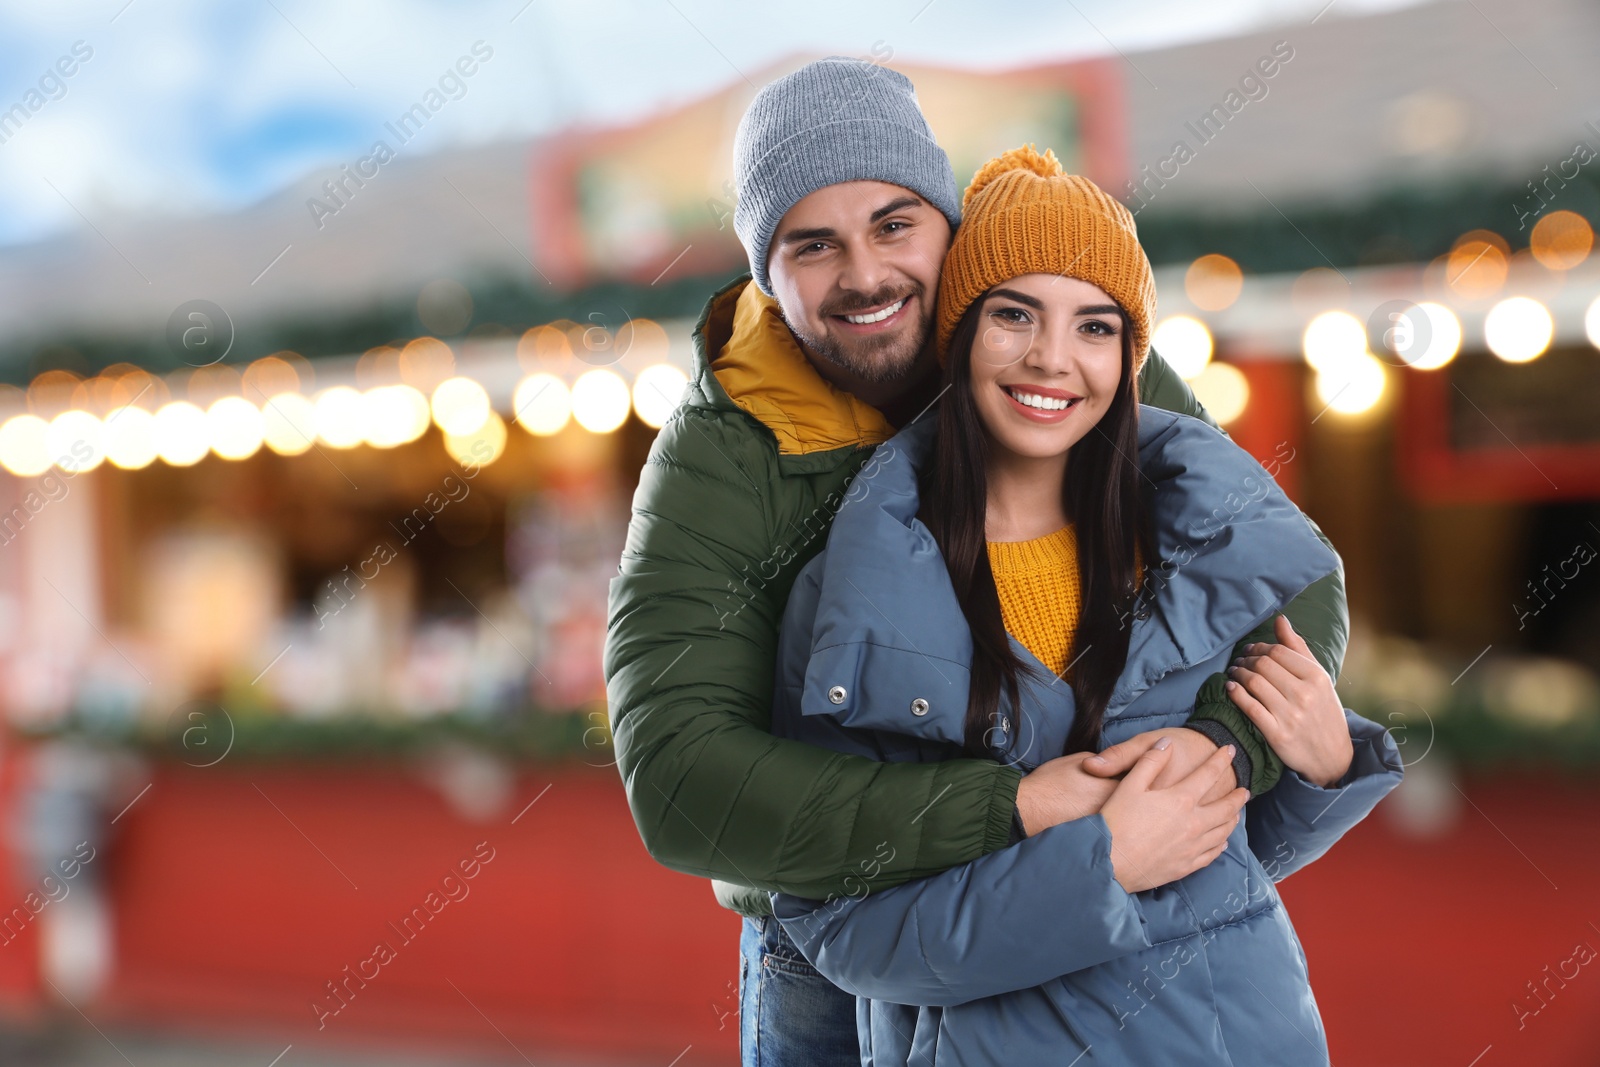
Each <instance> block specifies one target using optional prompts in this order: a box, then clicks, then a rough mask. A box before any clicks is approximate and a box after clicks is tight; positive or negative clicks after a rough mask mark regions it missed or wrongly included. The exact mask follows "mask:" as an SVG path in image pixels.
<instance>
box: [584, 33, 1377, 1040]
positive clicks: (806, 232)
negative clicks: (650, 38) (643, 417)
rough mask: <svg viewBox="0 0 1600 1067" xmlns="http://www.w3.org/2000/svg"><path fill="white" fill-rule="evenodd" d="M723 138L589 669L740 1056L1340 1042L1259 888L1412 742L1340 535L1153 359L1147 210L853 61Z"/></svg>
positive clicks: (812, 69) (1303, 851) (1355, 815)
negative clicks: (734, 937) (712, 941)
mask: <svg viewBox="0 0 1600 1067" xmlns="http://www.w3.org/2000/svg"><path fill="white" fill-rule="evenodd" d="M735 169H736V178H735V181H736V185H737V190H738V194H739V199H738V206H737V209H736V211H735V215H734V221H735V229H736V230H737V232H738V235H739V238H740V240H741V242H742V243H743V244H744V246H745V249H746V251H747V252H748V253H749V257H750V276H749V277H745V278H740V279H739V280H738V281H736V282H734V283H733V284H731V285H729V286H728V287H726V288H725V289H723V290H722V291H721V292H719V293H717V294H715V295H714V296H713V297H712V298H711V300H710V302H709V303H708V304H707V306H706V309H705V312H704V314H703V316H702V319H701V321H700V323H699V326H698V327H697V329H696V331H695V335H694V337H695V344H696V353H695V368H694V374H693V379H692V381H691V383H690V386H689V388H688V390H687V392H686V394H685V397H684V399H683V401H682V403H681V404H680V406H679V407H678V409H677V411H676V412H675V413H674V415H673V417H672V419H671V420H670V421H669V422H668V423H667V424H666V426H664V427H663V428H662V430H661V432H660V434H659V436H658V437H657V439H656V441H655V444H654V446H653V447H652V449H651V452H650V457H649V460H648V462H647V463H646V465H645V467H644V470H643V471H642V472H641V474H640V479H639V487H638V490H637V493H636V495H635V497H634V502H633V519H632V522H631V524H630V527H629V530H628V539H627V546H626V548H625V550H624V553H623V557H622V561H621V566H620V568H619V573H618V576H617V577H616V578H614V579H613V580H612V583H611V590H610V625H609V630H608V634H607V644H606V662H605V670H606V678H607V687H608V697H609V701H610V715H611V724H612V732H613V738H614V741H615V745H616V751H617V758H618V765H619V768H620V770H621V772H622V776H623V779H624V782H625V784H626V787H627V792H628V800H629V803H630V806H631V809H632V811H633V814H634V818H635V820H636V822H637V825H638V828H639V832H640V834H641V835H642V837H643V839H644V842H645V844H646V846H647V847H648V848H649V850H650V852H651V854H652V855H653V856H654V857H655V858H656V859H657V860H659V861H660V862H662V863H664V864H666V865H668V866H670V867H672V868H674V869H676V870H679V871H684V872H687V873H690V874H695V875H699V876H704V877H708V878H711V879H713V880H714V881H713V886H714V889H715V891H716V894H717V899H718V900H719V901H720V902H721V903H722V904H723V905H725V906H726V907H729V908H731V909H733V910H735V911H737V912H739V913H740V914H741V915H742V916H743V917H744V924H743V933H742V936H741V940H740V957H741V969H740V974H739V1022H740V1045H741V1051H742V1055H743V1062H744V1063H745V1064H746V1065H756V1064H759V1065H761V1067H789V1065H805V1067H819V1065H822V1067H831V1065H834V1064H858V1063H859V1064H870V1065H875V1067H885V1065H891V1064H892V1065H911V1064H934V1065H939V1067H944V1065H956V1064H973V1065H976V1064H1008V1065H1015V1064H1053V1065H1060V1067H1065V1065H1068V1064H1077V1063H1080V1062H1081V1063H1083V1064H1089V1063H1097V1064H1126V1065H1141V1067H1147V1065H1156V1064H1162V1065H1187V1064H1194V1065H1202V1064H1207V1065H1211V1064H1238V1065H1240V1067H1259V1065H1263V1064H1307V1065H1310V1064H1326V1063H1327V1062H1328V1047H1327V1040H1326V1036H1325V1034H1324V1031H1323V1027H1322V1021H1321V1018H1320V1016H1319V1013H1318V1010H1317V1005H1316V1001H1315V999H1314V997H1313V995H1312V991H1311V986H1310V982H1309V978H1308V971H1307V964H1306V957H1305V953H1304V951H1303V950H1302V948H1301V945H1300V941H1299V938H1298V937H1297V936H1296V934H1295V931H1294V927H1293V926H1292V925H1291V923H1290V921H1289V917H1288V914H1287V912H1286V909H1285V907H1284V904H1283V902H1282V900H1281V899H1280V897H1279V896H1278V893H1277V891H1276V889H1275V888H1274V883H1275V882H1276V881H1280V880H1282V879H1283V878H1285V877H1287V876H1288V875H1290V874H1292V873H1293V872H1294V871H1296V870H1298V869H1300V868H1301V867H1304V866H1305V865H1306V864H1308V863H1311V862H1312V861H1313V860H1315V859H1317V858H1318V857H1319V856H1321V855H1322V854H1323V853H1324V852H1326V851H1327V850H1328V849H1329V848H1330V847H1331V846H1332V845H1333V844H1334V842H1336V841H1337V840H1338V839H1339V838H1340V837H1341V836H1342V835H1343V834H1344V833H1345V832H1346V831H1347V830H1349V829H1350V828H1351V827H1352V826H1354V825H1355V824H1356V823H1358V822H1359V821H1360V820H1361V819H1362V818H1364V817H1365V816H1366V815H1367V813H1368V812H1369V811H1371V810H1372V808H1373V807H1374V806H1375V805H1376V804H1377V803H1378V802H1379V801H1380V800H1381V799H1382V798H1383V796H1384V795H1385V794H1386V793H1388V792H1389V790H1391V789H1393V788H1394V787H1395V786H1396V785H1397V784H1398V783H1399V781H1400V777H1401V772H1402V767H1401V762H1400V758H1399V754H1398V751H1397V749H1396V746H1395V744H1394V741H1393V740H1392V739H1391V738H1390V737H1389V735H1388V734H1387V733H1385V732H1384V730H1383V729H1381V728H1380V727H1379V726H1378V725H1376V724H1375V723H1372V722H1370V721H1368V720H1367V719H1364V718H1362V717H1361V716H1358V715H1356V714H1355V713H1353V712H1351V711H1348V710H1346V709H1344V708H1343V707H1342V706H1341V702H1340V699H1339V697H1338V695H1337V693H1336V692H1335V690H1334V685H1333V680H1332V675H1334V674H1336V673H1337V671H1338V669H1339V665H1340V662H1341V660H1342V658H1343V655H1344V648H1345V642H1346V638H1347V615H1346V609H1345V600H1344V587H1343V574H1342V567H1341V564H1340V561H1339V557H1338V555H1337V554H1336V553H1335V552H1334V551H1333V549H1332V547H1331V546H1330V545H1329V544H1328V543H1327V541H1326V539H1325V538H1323V537H1322V534H1321V531H1319V530H1318V529H1317V528H1316V527H1315V526H1314V525H1313V524H1312V523H1311V522H1310V520H1309V519H1308V518H1306V516H1304V515H1303V514H1302V513H1301V512H1300V511H1299V510H1298V509H1297V508H1296V507H1295V505H1294V504H1293V503H1291V502H1290V501H1289V500H1288V498H1287V497H1286V496H1285V495H1284V494H1283V492H1282V491H1281V490H1280V489H1279V488H1278V487H1277V485H1276V484H1275V483H1274V482H1273V481H1272V478H1271V477H1270V476H1269V475H1268V474H1267V473H1266V472H1265V471H1264V470H1263V468H1262V467H1261V465H1260V464H1259V463H1257V462H1256V461H1255V460H1254V459H1252V458H1251V457H1250V456H1249V455H1248V454H1247V453H1245V452H1244V451H1243V450H1241V449H1240V448H1239V447H1238V446H1236V445H1234V444H1233V443H1232V441H1230V440H1229V438H1228V437H1227V436H1226V435H1225V434H1223V433H1222V432H1221V431H1220V429H1219V428H1218V426H1217V425H1216V423H1215V422H1214V421H1212V420H1211V418H1210V416H1209V415H1207V413H1206V412H1205V411H1204V410H1203V409H1202V408H1201V407H1200V406H1199V404H1198V403H1197V402H1196V401H1195V399H1194V397H1193V395H1192V394H1191V393H1190V392H1189V389H1188V387H1187V386H1186V385H1185V384H1184V383H1183V381H1182V380H1181V379H1180V378H1178V377H1177V376H1176V375H1175V374H1174V373H1173V372H1172V371H1171V370H1170V368H1168V367H1167V365H1166V364H1165V363H1164V362H1163V361H1162V360H1161V359H1160V358H1159V356H1152V354H1151V353H1150V351H1149V340H1150V330H1151V325H1152V317H1153V315H1154V312H1155V303H1156V293H1155V287H1154V282H1153V279H1152V274H1151V269H1150V263H1149V261H1148V259H1147V258H1146V256H1145V253H1144V251H1143V249H1142V248H1141V247H1140V245H1139V242H1138V238H1137V235H1136V233H1135V230H1134V223H1133V219H1132V217H1131V215H1130V214H1129V212H1128V211H1127V209H1126V208H1124V207H1123V206H1122V205H1121V204H1120V203H1118V202H1117V201H1116V200H1115V199H1113V198H1112V197H1110V196H1108V195H1107V194H1106V193H1104V192H1103V191H1102V190H1101V189H1099V188H1098V187H1097V186H1096V185H1095V184H1094V183H1093V182H1090V181H1088V180H1087V179H1085V178H1083V177H1080V176H1077V175H1072V174H1067V173H1064V172H1063V170H1062V168H1061V166H1060V164H1059V163H1058V162H1057V160H1056V159H1055V157H1054V155H1053V154H1051V153H1050V152H1049V151H1044V152H1042V153H1041V152H1039V151H1036V150H1034V149H1033V148H1032V147H1023V148H1019V149H1015V150H1013V151H1009V152H1006V153H1005V154H1003V155H1001V156H1000V157H998V158H996V159H993V160H990V161H989V162H988V163H986V164H984V166H983V167H982V168H980V169H979V171H978V173H977V174H976V176H975V177H974V178H973V180H972V182H971V184H970V185H968V186H967V188H966V190H965V193H964V195H963V194H959V193H958V191H957V185H956V179H955V176H954V174H953V172H952V170H951V167H950V163H949V161H948V159H947V157H946V155H945V153H944V151H943V150H942V149H941V148H940V147H939V146H938V145H937V144H936V143H935V142H934V140H933V135H932V133H931V131H930V130H929V127H928V124H927V122H926V120H925V119H924V118H923V116H922V113H921V111H920V109H919V106H918V104H917V100H916V96H915V93H914V91H913V89H912V86H911V84H910V83H909V82H908V81H907V80H906V79H905V78H904V77H903V76H901V75H899V74H897V73H895V72H892V71H889V70H886V69H883V68H880V67H876V66H872V65H869V64H867V63H864V62H860V61H856V60H849V59H843V58H839V57H834V58H830V59H825V60H821V61H819V62H816V63H813V64H811V65H810V66H807V67H805V68H803V69H801V70H799V71H797V72H796V73H794V74H791V75H789V76H787V77H785V78H782V79H780V80H778V81H776V82H774V83H772V84H771V85H768V86H767V87H766V88H764V89H763V90H762V91H761V92H760V93H759V94H758V95H757V96H756V98H755V100H754V102H753V103H752V104H751V106H750V109H749V111H748V112H747V113H746V114H745V116H744V119H743V121H742V122H741V123H740V126H739V131H738V136H737V139H736V144H735ZM1351 921H1360V917H1359V916H1358V915H1352V917H1351ZM730 948H731V946H730Z"/></svg>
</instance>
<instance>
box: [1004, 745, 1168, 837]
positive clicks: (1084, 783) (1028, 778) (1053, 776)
mask: <svg viewBox="0 0 1600 1067" xmlns="http://www.w3.org/2000/svg"><path fill="white" fill-rule="evenodd" d="M1190 732H1191V733H1193V731H1190ZM1089 755H1090V753H1088V752H1074V753H1072V754H1071V755H1067V756H1057V757H1056V758H1055V759H1052V760H1046V761H1045V762H1043V763H1041V764H1039V766H1037V767H1035V768H1034V769H1033V770H1032V771H1030V772H1028V773H1027V774H1025V775H1023V778H1022V782H1021V784H1020V785H1018V786H1017V811H1018V813H1019V814H1020V815H1021V816H1022V828H1023V829H1024V830H1026V831H1027V833H1028V836H1029V837H1032V836H1033V835H1034V834H1036V833H1038V832H1039V831H1040V830H1044V829H1048V828H1049V827H1051V826H1055V825H1056V824H1058V823H1064V822H1071V821H1072V820H1073V819H1081V818H1083V817H1085V816H1087V815H1093V814H1094V813H1095V812H1097V811H1099V810H1100V809H1101V807H1102V806H1103V805H1104V804H1105V802H1106V800H1107V799H1108V798H1109V797H1110V796H1111V794H1112V793H1114V792H1116V789H1117V784H1118V783H1117V782H1116V781H1115V780H1112V779H1107V778H1101V777H1099V776H1097V775H1093V774H1089V773H1087V772H1086V771H1085V770H1084V769H1083V761H1084V760H1085V759H1087V758H1088V757H1089Z"/></svg>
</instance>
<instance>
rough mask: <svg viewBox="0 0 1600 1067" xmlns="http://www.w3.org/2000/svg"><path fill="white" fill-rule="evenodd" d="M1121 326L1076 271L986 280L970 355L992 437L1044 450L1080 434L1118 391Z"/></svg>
mask: <svg viewBox="0 0 1600 1067" xmlns="http://www.w3.org/2000/svg"><path fill="white" fill-rule="evenodd" d="M1124 328H1125V327H1124V325H1123V318H1122V311H1121V309H1120V308H1119V307H1118V306H1117V303H1116V301H1115V300H1112V299H1111V297H1110V296H1108V295H1107V294H1106V292H1105V290H1103V289H1101V288H1099V287H1097V286H1094V285H1090V284H1089V283H1088V282H1085V281H1079V280H1078V279H1076V278H1063V277H1061V276H1060V275H1058V274H1024V275H1021V276H1019V277H1016V278H1012V279H1011V280H1010V281H1006V282H1001V283H1000V284H999V285H997V286H995V287H994V288H993V289H991V290H989V292H988V293H987V294H985V296H984V297H983V299H982V300H981V301H980V302H979V308H978V332H977V336H976V337H975V339H974V340H973V342H972V359H971V361H970V362H971V374H972V393H973V398H974V399H975V400H976V401H977V405H978V417H979V418H980V419H982V420H983V425H984V429H985V430H987V432H988V434H989V439H990V441H991V443H992V444H993V445H995V446H996V447H997V448H998V449H999V450H1000V452H1001V453H1002V454H1003V453H1010V454H1012V455H1014V456H1016V457H1019V458H1027V459H1046V458H1049V457H1053V456H1059V455H1062V454H1064V453H1065V452H1067V451H1068V450H1069V449H1071V448H1072V446H1073V445H1075V444H1077V443H1078V441H1080V440H1082V438H1083V437H1084V435H1085V434H1087V433H1088V432H1089V430H1090V429H1091V428H1092V427H1093V426H1094V425H1095V424H1096V423H1097V422H1099V421H1100V420H1101V419H1102V418H1103V417H1104V416H1105V413H1106V411H1107V410H1109V409H1110V407H1111V402H1112V400H1113V399H1115V397H1116V394H1117V385H1118V383H1119V382H1120V381H1121V378H1122V331H1123V330H1124Z"/></svg>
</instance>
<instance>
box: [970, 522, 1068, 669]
mask: <svg viewBox="0 0 1600 1067" xmlns="http://www.w3.org/2000/svg"><path fill="white" fill-rule="evenodd" d="M988 544H989V569H990V570H992V571H993V572H994V585H995V589H996V590H997V591H998V592H999V593H1000V617H1001V619H1002V620H1003V621H1004V622H1005V627H1006V632H1007V633H1009V634H1010V635H1011V636H1012V637H1015V638H1016V639H1017V640H1018V641H1019V642H1021V643H1022V647H1024V648H1026V649H1027V650H1028V651H1029V652H1032V653H1033V654H1034V655H1035V656H1037V657H1039V662H1040V663H1043V664H1044V665H1045V666H1046V667H1049V668H1050V669H1051V670H1052V671H1055V672H1056V674H1058V675H1061V676H1062V677H1063V678H1064V679H1065V680H1066V681H1069V682H1070V681H1071V680H1072V676H1071V674H1062V671H1064V670H1065V669H1066V666H1067V664H1069V663H1071V662H1072V647H1073V644H1074V639H1075V637H1076V636H1077V630H1078V612H1079V610H1080V609H1081V607H1082V604H1083V593H1082V587H1081V585H1080V583H1079V580H1078V539H1077V536H1076V534H1074V532H1073V529H1072V527H1071V526H1063V527H1062V528H1061V529H1059V530H1057V531H1056V532H1055V533H1052V534H1046V535H1045V536H1043V537H1035V538H1034V539H1033V540H1031V541H990V542H989V543H988Z"/></svg>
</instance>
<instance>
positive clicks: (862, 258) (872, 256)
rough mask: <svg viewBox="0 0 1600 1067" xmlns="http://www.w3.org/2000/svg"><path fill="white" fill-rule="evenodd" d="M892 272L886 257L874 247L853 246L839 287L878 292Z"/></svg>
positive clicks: (840, 277) (863, 291) (869, 292)
mask: <svg viewBox="0 0 1600 1067" xmlns="http://www.w3.org/2000/svg"><path fill="white" fill-rule="evenodd" d="M891 275H892V272H891V271H890V269H889V265H888V263H887V262H886V261H885V259H884V257H883V256H882V255H880V254H879V253H878V252H876V251H875V250H874V249H872V248H852V249H849V250H848V251H847V254H846V256H845V263H844V270H843V271H842V272H841V273H840V275H839V288H841V289H847V290H850V291H852V292H856V293H863V294H871V293H876V292H877V291H878V290H880V289H882V288H883V287H884V284H885V283H886V282H887V281H889V279H890V277H891Z"/></svg>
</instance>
